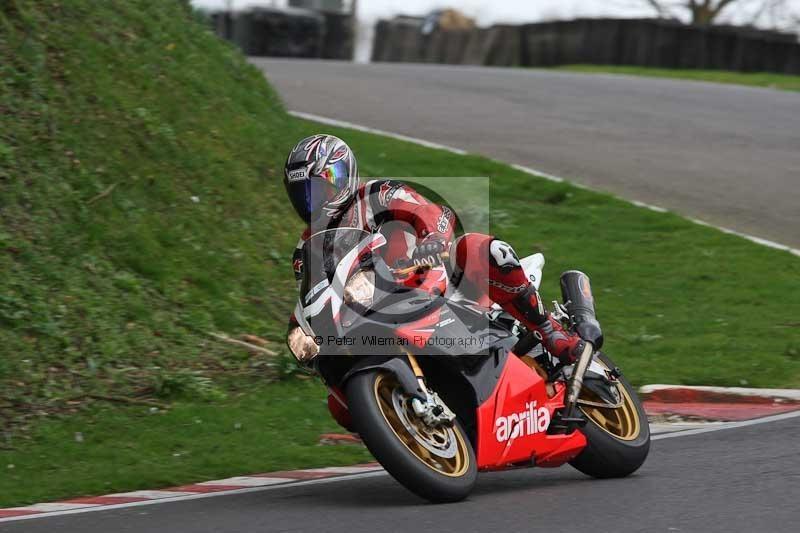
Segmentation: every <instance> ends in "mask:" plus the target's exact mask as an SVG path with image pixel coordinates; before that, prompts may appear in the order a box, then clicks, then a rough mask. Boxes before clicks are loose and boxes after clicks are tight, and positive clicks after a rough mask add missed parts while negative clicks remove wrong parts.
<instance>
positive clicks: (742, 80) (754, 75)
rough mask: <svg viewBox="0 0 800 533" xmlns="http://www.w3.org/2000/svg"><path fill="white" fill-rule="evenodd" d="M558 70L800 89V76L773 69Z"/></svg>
mask: <svg viewBox="0 0 800 533" xmlns="http://www.w3.org/2000/svg"><path fill="white" fill-rule="evenodd" d="M558 70H566V71H570V72H587V73H593V74H624V75H628V76H646V77H651V78H672V79H679V80H694V81H710V82H714V83H726V84H733V85H747V86H750V87H764V88H768V89H780V90H783V91H800V76H791V75H788V74H773V73H771V72H730V71H724V70H694V69H662V68H648V67H633V66H617V65H566V66H563V67H558Z"/></svg>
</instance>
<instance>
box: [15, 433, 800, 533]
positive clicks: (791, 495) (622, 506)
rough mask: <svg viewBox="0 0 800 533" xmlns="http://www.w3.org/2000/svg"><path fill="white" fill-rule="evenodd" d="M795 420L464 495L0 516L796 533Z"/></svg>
mask: <svg viewBox="0 0 800 533" xmlns="http://www.w3.org/2000/svg"><path fill="white" fill-rule="evenodd" d="M797 442H800V418H790V419H784V420H779V421H774V422H768V423H764V424H759V425H753V426H747V427H738V428H731V429H723V430H721V431H714V432H710V433H702V434H695V435H684V436H680V437H676V438H666V439H663V440H657V441H654V442H653V444H652V449H651V452H650V457H649V458H648V460H647V462H646V463H645V464H644V466H643V467H642V468H641V469H640V470H639V472H637V473H636V474H635V475H633V476H631V477H629V478H626V479H618V480H602V481H601V480H593V479H590V478H587V477H585V476H584V475H582V474H580V473H579V472H577V471H576V470H573V469H572V468H570V467H568V466H567V467H562V468H558V469H553V470H546V469H524V470H515V471H509V472H496V473H490V474H482V475H481V476H480V477H479V478H478V486H477V487H476V490H475V492H474V493H473V495H472V496H471V497H470V498H469V499H468V500H466V501H464V502H460V503H457V504H450V505H432V504H428V503H425V502H423V501H421V500H420V499H418V498H417V497H415V496H414V495H412V494H411V493H409V492H407V491H406V490H405V489H403V488H402V487H401V486H400V485H398V484H397V483H396V482H395V481H393V480H392V479H391V478H390V477H389V476H388V475H385V474H378V475H368V476H365V477H359V478H355V479H341V480H335V481H331V482H326V483H313V482H312V483H311V484H307V485H297V486H293V487H286V488H277V489H276V490H268V491H258V492H250V493H245V494H236V495H230V496H218V497H212V498H207V499H198V500H188V501H182V502H174V503H161V504H156V505H148V506H143V507H127V508H122V509H114V510H107V511H94V512H89V513H81V514H72V515H62V516H55V517H52V518H37V519H34V520H22V521H18V522H6V523H0V531H2V532H4V533H6V532H8V533H23V532H24V533H52V532H59V533H111V532H113V533H118V532H136V533H148V532H158V533H162V532H170V533H211V532H214V533H255V532H278V531H316V532H318V531H325V532H346V533H356V532H362V531H363V532H374V531H380V532H381V533H388V532H392V531H416V532H420V531H422V532H425V531H430V532H440V531H442V532H443V531H453V532H458V533H466V532H471V531H534V530H535V531H550V532H559V533H561V532H579V533H586V532H587V531H592V532H597V533H601V532H606V531H608V532H618V533H627V532H637V531H647V532H654V531H664V532H669V531H680V532H693V531H697V532H715V531H720V532H728V533H729V532H762V531H769V532H770V533H782V532H794V531H797V524H798V521H800V508H798V505H797V496H798V494H800V460H798V456H797Z"/></svg>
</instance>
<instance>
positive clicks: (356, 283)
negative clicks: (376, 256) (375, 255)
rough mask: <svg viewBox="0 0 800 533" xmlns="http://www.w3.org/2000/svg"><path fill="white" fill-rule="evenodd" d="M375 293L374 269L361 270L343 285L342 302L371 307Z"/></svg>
mask: <svg viewBox="0 0 800 533" xmlns="http://www.w3.org/2000/svg"><path fill="white" fill-rule="evenodd" d="M374 295H375V271H374V270H361V271H359V272H357V273H356V274H355V275H354V276H353V277H352V278H350V279H349V280H348V282H347V285H345V286H344V302H345V303H348V304H349V303H353V302H355V303H357V304H359V305H362V306H364V307H371V306H372V300H373V296H374Z"/></svg>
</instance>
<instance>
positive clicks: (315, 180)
mask: <svg viewBox="0 0 800 533" xmlns="http://www.w3.org/2000/svg"><path fill="white" fill-rule="evenodd" d="M283 182H284V186H285V187H286V192H287V194H288V195H289V199H290V200H291V203H292V206H293V207H294V209H295V211H296V212H297V214H298V215H299V216H300V218H302V219H303V220H304V221H305V222H306V223H307V224H308V225H309V227H308V228H307V229H306V231H305V232H304V233H303V235H302V236H301V238H300V241H299V243H298V245H297V249H296V250H295V254H294V257H293V267H294V271H295V276H296V279H298V280H299V279H301V276H302V268H303V265H302V260H301V253H300V251H301V250H302V247H303V243H304V242H305V240H306V239H307V238H308V237H309V235H311V234H312V232H316V231H319V230H321V229H327V228H330V227H353V228H360V229H363V230H366V231H371V232H375V231H379V230H381V232H382V233H384V231H383V230H384V228H385V226H387V225H390V224H394V223H403V224H405V225H407V226H406V227H408V226H410V228H412V229H411V230H410V231H412V232H413V235H411V238H408V237H407V236H406V235H407V232H403V231H400V232H388V236H387V252H386V254H384V255H385V257H384V258H385V259H386V261H387V262H388V263H391V262H392V261H393V260H397V259H401V258H410V259H411V260H413V261H414V262H415V263H420V262H423V261H424V262H430V261H431V260H436V259H437V258H439V257H440V254H442V252H444V251H446V250H449V251H450V254H449V255H450V266H451V270H452V271H453V277H454V278H456V279H466V280H467V281H469V282H470V284H471V285H472V286H474V287H480V288H485V289H484V291H485V292H486V293H488V294H487V295H488V297H489V299H491V300H492V301H493V302H496V303H497V304H499V305H500V306H501V307H502V308H503V309H504V310H505V311H506V312H508V313H509V314H511V315H512V316H513V317H514V318H516V319H517V320H519V321H520V322H521V323H522V324H523V325H524V326H525V327H526V328H528V329H529V330H531V331H533V332H534V334H535V335H536V336H537V337H538V338H540V340H541V341H542V344H543V345H544V347H545V348H546V349H547V351H548V352H550V353H551V354H552V355H553V356H555V357H557V358H558V359H559V360H560V361H562V362H564V363H573V362H574V361H575V360H576V359H577V358H578V357H579V356H580V354H581V353H582V351H583V348H584V345H585V344H584V341H583V340H582V339H581V338H580V337H579V336H578V335H576V334H574V333H572V332H570V331H567V330H565V329H564V328H563V327H562V325H561V323H560V322H559V321H557V320H555V319H554V318H553V317H551V316H550V314H549V313H548V312H547V311H546V310H545V309H544V306H543V305H542V300H541V298H540V297H539V294H538V292H537V290H536V288H535V287H534V286H533V284H532V283H531V282H530V281H529V280H528V277H527V276H526V274H525V271H524V270H523V269H522V266H521V265H520V262H519V258H518V257H517V254H516V253H515V252H514V249H513V248H512V247H511V246H510V245H509V244H508V243H506V242H504V241H501V240H499V239H496V238H495V237H493V236H491V235H484V234H479V233H466V234H464V235H461V236H459V237H455V234H454V231H455V224H456V220H455V215H454V213H453V212H452V210H450V209H449V208H447V207H443V206H439V205H436V204H434V203H431V202H429V201H428V200H426V199H425V198H424V197H423V196H421V195H420V194H419V193H417V192H416V191H414V190H413V189H412V188H410V187H408V186H407V185H404V184H402V183H399V182H396V181H391V180H373V181H369V182H367V183H365V184H361V183H360V182H359V176H358V165H357V163H356V157H355V155H354V154H353V152H352V150H351V149H350V147H349V146H347V144H345V142H344V141H342V140H341V139H339V138H338V137H334V136H332V135H322V134H320V135H312V136H310V137H307V138H305V139H303V140H301V141H300V142H299V143H297V145H296V146H295V147H294V148H293V149H292V151H291V152H290V153H289V157H288V158H287V160H286V165H285V169H284V180H283ZM384 234H385V235H386V234H387V233H384ZM409 241H415V242H409ZM290 334H291V330H290Z"/></svg>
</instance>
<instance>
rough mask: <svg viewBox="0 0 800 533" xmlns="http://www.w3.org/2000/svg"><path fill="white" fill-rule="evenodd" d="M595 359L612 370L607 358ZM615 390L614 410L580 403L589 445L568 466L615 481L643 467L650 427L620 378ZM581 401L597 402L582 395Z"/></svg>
mask: <svg viewBox="0 0 800 533" xmlns="http://www.w3.org/2000/svg"><path fill="white" fill-rule="evenodd" d="M597 357H598V359H599V360H600V362H601V363H602V364H603V365H604V366H605V367H606V368H607V369H613V368H614V366H615V365H614V362H613V361H612V360H611V359H610V358H609V357H608V356H607V355H605V354H603V353H598V354H597ZM617 386H618V388H619V392H620V395H621V397H622V398H621V399H622V404H621V405H620V406H619V407H617V408H608V407H597V406H593V405H587V404H581V403H580V401H579V405H578V407H579V408H580V411H581V414H582V415H583V416H584V418H586V419H587V422H586V425H585V426H584V427H583V429H582V431H583V433H584V434H585V435H586V440H587V442H588V444H587V445H586V448H584V450H583V451H582V452H581V453H580V455H578V456H577V457H576V458H575V459H573V460H572V461H570V464H571V465H572V466H574V467H575V468H577V469H578V470H580V471H581V472H583V473H584V474H586V475H589V476H592V477H596V478H615V477H625V476H627V475H629V474H632V473H633V472H635V471H636V470H637V469H638V468H639V467H640V466H642V464H643V463H644V461H645V459H646V458H647V454H648V452H649V451H650V426H649V425H648V423H647V414H646V413H645V412H644V407H642V402H641V400H639V397H638V396H637V395H636V391H635V390H634V388H633V387H632V386H631V384H630V383H628V381H627V380H626V379H625V377H624V376H620V378H619V382H618V385H617ZM587 394H590V393H588V392H587ZM581 399H583V400H587V401H588V402H591V401H593V400H596V398H591V397H587V396H584V394H583V393H582V395H581Z"/></svg>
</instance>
